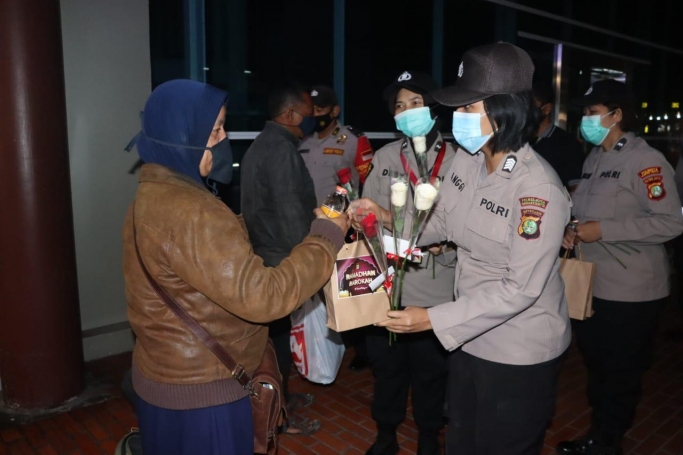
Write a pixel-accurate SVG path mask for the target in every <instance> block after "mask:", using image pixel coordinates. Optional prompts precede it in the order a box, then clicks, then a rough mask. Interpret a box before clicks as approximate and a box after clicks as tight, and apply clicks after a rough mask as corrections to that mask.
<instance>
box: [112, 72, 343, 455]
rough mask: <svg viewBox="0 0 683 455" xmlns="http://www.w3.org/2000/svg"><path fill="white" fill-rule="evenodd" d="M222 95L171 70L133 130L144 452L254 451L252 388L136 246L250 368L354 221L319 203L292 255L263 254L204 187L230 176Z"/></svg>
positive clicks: (130, 249) (132, 283) (324, 270)
mask: <svg viewBox="0 0 683 455" xmlns="http://www.w3.org/2000/svg"><path fill="white" fill-rule="evenodd" d="M226 101H227V94H226V93H225V92H223V91H221V90H218V89H216V88H214V87H211V86H209V85H207V84H202V83H199V82H195V81H188V80H174V81H169V82H166V83H164V84H162V85H160V86H159V87H157V88H156V89H155V90H154V92H153V93H152V94H151V95H150V97H149V99H148V101H147V103H146V105H145V110H144V121H143V129H142V132H141V134H140V135H139V136H138V139H137V142H136V145H137V148H138V152H139V154H140V158H141V159H142V160H143V161H144V162H145V164H144V165H143V166H142V172H141V174H140V186H139V187H138V191H137V194H136V197H135V201H134V202H133V204H132V205H131V207H130V209H129V211H128V214H127V215H126V219H125V225H124V230H123V244H124V277H125V281H126V296H127V300H128V317H129V320H130V323H131V326H132V328H133V331H134V332H135V335H136V337H137V339H136V344H135V348H134V350H133V368H132V371H133V385H134V388H135V391H136V393H137V396H138V398H137V403H136V410H137V415H138V420H139V424H140V430H141V436H142V445H143V452H144V453H145V455H157V454H158V455H167V454H181V455H190V454H193V455H194V454H211V455H219V454H221V455H222V454H225V455H227V454H230V455H250V454H252V453H253V428H252V412H251V405H250V401H249V397H248V393H247V391H246V390H245V389H244V388H243V387H242V386H241V385H240V384H239V383H238V381H237V380H236V379H234V378H233V377H232V374H231V372H230V371H229V370H228V369H227V368H226V367H225V366H224V365H223V363H222V362H221V361H220V360H219V359H218V358H217V357H216V356H215V355H214V354H213V353H212V352H211V351H210V350H209V349H208V348H207V347H206V346H205V345H204V344H203V342H202V341H201V340H200V339H199V338H197V337H196V336H195V335H194V334H193V333H192V332H191V331H190V329H189V328H188V327H187V326H186V325H185V324H184V323H183V322H182V321H181V320H180V319H179V318H178V317H177V316H176V315H175V314H174V313H173V312H172V311H171V310H170V308H169V307H168V306H167V305H166V304H165V303H164V301H162V300H161V299H160V298H159V297H158V296H157V294H156V293H155V291H154V289H153V288H152V286H151V284H150V282H149V281H148V280H147V278H146V276H145V272H144V270H143V268H142V266H141V264H140V261H139V259H138V252H137V251H139V256H140V260H141V261H142V264H144V268H146V269H147V271H148V272H149V274H150V275H151V278H152V279H153V280H154V281H156V283H157V284H158V285H159V286H160V287H161V288H162V289H163V290H165V291H166V292H167V293H168V294H169V295H170V297H171V298H172V299H174V300H175V301H176V302H177V303H178V304H179V305H180V306H181V307H182V308H183V309H184V310H186V311H187V312H188V313H189V315H190V316H191V317H192V318H193V319H194V320H195V321H197V322H198V323H199V324H200V325H201V326H202V327H203V328H204V329H205V330H206V331H208V332H209V333H210V334H211V335H212V336H213V337H214V338H215V339H216V340H217V341H218V342H219V343H220V344H221V346H222V347H223V348H225V349H226V350H227V351H228V352H229V354H230V355H231V356H232V357H233V359H234V360H235V361H236V362H237V363H238V364H241V365H243V366H244V368H245V370H246V372H247V373H248V374H250V375H251V374H252V373H253V372H254V370H255V368H256V367H257V366H258V365H259V363H260V362H261V358H262V357H263V354H264V351H265V348H266V342H267V338H268V329H267V327H266V326H265V324H266V323H267V322H269V321H272V320H274V319H277V318H281V317H283V316H285V315H287V314H289V313H291V312H292V311H293V310H294V309H296V308H297V307H298V306H299V305H301V303H302V302H303V301H304V300H306V299H307V298H309V297H310V296H311V295H313V294H314V293H315V292H316V291H317V290H318V289H320V288H321V287H322V286H323V284H324V283H325V281H327V280H328V279H329V277H330V274H331V273H332V265H333V262H334V260H335V258H336V254H337V252H338V250H339V248H340V247H341V245H342V244H343V242H344V233H345V232H346V230H347V229H348V220H345V219H343V218H337V219H335V220H328V219H327V218H326V217H325V216H324V215H323V214H322V212H319V211H318V212H317V213H316V215H317V217H318V219H316V220H315V221H313V223H312V225H311V231H310V235H309V236H308V237H306V238H305V239H304V240H303V242H302V243H301V244H300V245H299V246H297V247H296V248H295V249H294V250H293V251H292V253H291V255H290V256H289V257H288V258H287V259H285V260H284V261H283V262H282V264H281V265H280V266H278V267H276V268H268V267H264V266H263V261H262V259H261V258H259V257H258V256H256V255H254V253H253V251H252V247H251V245H250V243H249V237H248V235H247V233H246V231H245V229H244V226H243V223H242V221H241V219H240V218H239V217H237V216H236V215H235V214H234V213H233V212H232V211H231V210H230V209H229V208H228V207H227V206H226V205H225V204H223V203H222V202H221V200H220V199H218V198H217V197H215V196H214V195H213V194H212V193H211V192H210V191H208V190H207V185H209V186H210V187H213V188H215V183H216V182H218V183H222V184H228V183H229V182H230V179H231V177H232V154H231V152H230V145H229V143H228V140H227V138H226V133H225V130H224V129H223V125H224V123H225V104H226ZM204 179H206V182H207V183H206V184H205V182H204Z"/></svg>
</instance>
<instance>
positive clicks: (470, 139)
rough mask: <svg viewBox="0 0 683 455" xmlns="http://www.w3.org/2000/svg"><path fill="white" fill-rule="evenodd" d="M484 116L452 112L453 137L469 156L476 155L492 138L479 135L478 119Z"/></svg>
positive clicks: (479, 122) (479, 124)
mask: <svg viewBox="0 0 683 455" xmlns="http://www.w3.org/2000/svg"><path fill="white" fill-rule="evenodd" d="M484 115H486V114H477V113H469V112H457V111H456V112H453V137H454V138H455V140H456V142H457V143H458V144H460V146H461V147H462V148H464V149H465V150H467V151H468V152H469V153H470V154H472V155H476V154H477V152H478V151H479V150H481V148H482V147H483V146H484V144H486V142H488V140H489V139H490V138H491V136H493V133H491V134H488V135H486V136H482V134H481V121H480V119H481V118H482V117H483V116H484Z"/></svg>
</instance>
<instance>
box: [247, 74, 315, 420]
mask: <svg viewBox="0 0 683 455" xmlns="http://www.w3.org/2000/svg"><path fill="white" fill-rule="evenodd" d="M268 114H269V116H270V118H271V120H270V121H268V122H266V125H265V127H264V128H263V131H262V132H261V134H259V135H258V137H257V138H256V139H255V140H254V143H253V144H252V145H251V147H249V150H247V153H246V154H245V156H244V159H243V160H242V164H241V175H242V188H241V198H242V201H241V206H242V215H243V217H244V222H245V223H246V225H247V230H248V231H249V239H250V240H251V243H252V245H253V247H254V252H255V253H256V254H257V255H259V256H261V257H262V258H263V261H264V264H265V265H266V266H270V267H275V266H277V265H278V264H280V261H282V260H283V259H284V258H286V257H287V256H288V255H289V254H290V252H291V251H292V249H293V248H294V247H295V246H296V245H298V244H299V243H301V241H302V240H303V239H304V237H306V235H307V234H308V232H309V231H310V229H311V222H312V221H313V219H314V218H315V216H314V214H313V209H314V208H315V207H316V198H315V188H314V186H313V180H312V179H311V176H310V174H309V173H308V170H307V168H306V164H305V163H304V161H303V159H302V158H301V155H300V154H299V150H298V147H299V143H300V142H301V139H302V138H303V137H304V136H307V135H309V134H311V133H312V132H313V128H314V126H315V120H314V118H313V101H312V100H311V96H310V94H309V93H308V89H307V88H306V87H303V86H301V85H299V84H297V83H295V82H284V83H281V84H279V85H278V86H277V87H275V88H274V89H273V90H272V91H271V93H270V96H269V99H268ZM290 329H291V323H290V319H289V316H287V317H285V318H282V319H279V320H277V321H274V322H272V323H271V324H270V337H271V338H272V339H273V343H274V344H275V351H276V352H277V357H278V364H279V367H280V372H281V373H282V379H283V391H284V394H285V399H286V401H287V402H288V403H289V402H290V401H291V400H290V394H289V390H288V378H289V372H290V370H291V367H292V354H291V351H290V347H289V331H290ZM290 423H291V424H292V425H294V420H291V422H290ZM302 430H303V431H304V432H306V429H305V428H304V429H302ZM292 431H294V430H292Z"/></svg>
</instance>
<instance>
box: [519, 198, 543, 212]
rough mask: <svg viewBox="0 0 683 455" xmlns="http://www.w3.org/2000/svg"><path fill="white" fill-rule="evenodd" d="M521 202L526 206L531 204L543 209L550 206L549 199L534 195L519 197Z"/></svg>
mask: <svg viewBox="0 0 683 455" xmlns="http://www.w3.org/2000/svg"><path fill="white" fill-rule="evenodd" d="M519 204H520V205H521V206H522V207H526V206H529V205H530V206H532V207H540V208H542V209H544V208H546V207H548V201H546V200H545V199H541V198H538V197H533V196H528V197H522V198H519Z"/></svg>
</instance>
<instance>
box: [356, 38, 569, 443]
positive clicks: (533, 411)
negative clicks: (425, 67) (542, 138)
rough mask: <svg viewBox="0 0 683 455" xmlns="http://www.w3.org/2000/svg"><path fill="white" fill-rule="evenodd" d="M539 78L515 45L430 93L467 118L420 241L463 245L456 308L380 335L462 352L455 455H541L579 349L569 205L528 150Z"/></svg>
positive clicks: (480, 53) (403, 321)
mask: <svg viewBox="0 0 683 455" xmlns="http://www.w3.org/2000/svg"><path fill="white" fill-rule="evenodd" d="M533 72H534V65H533V63H532V61H531V58H530V57H529V55H528V54H527V53H526V52H524V51H523V50H522V49H520V48H518V47H516V46H513V45H511V44H508V43H496V44H492V45H487V46H480V47H476V48H474V49H471V50H469V51H467V52H466V53H465V55H464V56H463V60H462V62H461V64H460V69H459V72H458V79H457V81H456V84H455V86H453V87H447V88H444V89H443V90H439V91H436V92H433V93H432V96H433V97H434V98H435V99H436V100H437V101H438V102H439V103H441V104H445V105H447V106H453V107H456V108H457V109H456V112H454V114H453V135H454V137H455V139H456V141H457V142H458V144H459V145H460V147H461V148H462V149H463V150H459V151H458V153H456V154H455V158H454V159H453V164H452V165H451V167H450V169H449V171H448V172H447V174H446V179H445V180H444V182H443V183H442V184H441V187H440V195H439V201H438V203H437V204H438V206H437V208H436V210H435V211H434V213H432V215H431V218H430V220H429V221H428V222H427V226H426V228H425V233H424V234H423V235H422V237H421V238H420V240H419V242H420V243H427V244H429V243H433V242H438V241H443V240H449V241H453V242H454V243H455V244H456V245H457V246H458V261H457V265H456V270H455V283H456V285H455V301H454V302H447V303H443V304H441V305H436V306H433V307H431V308H429V309H426V308H417V307H410V306H409V307H407V308H406V309H405V310H403V311H390V312H389V313H388V316H389V319H388V320H387V321H383V322H381V323H378V324H377V325H378V326H382V327H387V328H388V329H389V330H390V331H392V332H396V333H398V334H399V335H398V336H399V337H400V336H401V334H403V333H414V332H422V331H427V330H433V331H434V333H435V334H436V337H437V338H438V339H439V341H440V342H441V344H442V345H443V346H444V347H445V348H446V349H447V350H449V351H453V352H452V354H451V355H450V357H449V363H450V365H449V367H450V369H449V379H448V391H447V396H448V398H449V401H448V414H449V423H448V430H447V431H448V433H447V435H446V446H447V448H446V453H448V454H450V455H456V454H457V455H459V454H467V455H482V454H505V455H531V454H538V453H540V451H541V449H542V447H543V436H544V434H545V429H546V426H547V424H548V423H549V422H550V419H551V418H552V416H553V412H554V407H555V398H556V394H557V374H558V372H559V368H560V364H561V359H562V354H563V353H564V352H565V350H566V349H567V347H568V345H569V341H570V338H571V332H570V326H569V315H568V313H567V306H566V301H565V299H564V285H563V282H562V278H561V277H560V274H559V268H560V261H559V254H558V253H559V250H560V245H561V243H562V237H563V234H564V228H565V226H566V225H567V223H568V222H569V197H568V196H567V194H566V191H565V190H564V189H563V186H562V182H561V181H560V179H559V177H558V176H557V174H556V173H555V171H554V170H553V169H552V167H551V166H550V165H549V164H548V163H547V162H546V161H545V160H544V159H543V158H541V157H540V156H538V155H537V154H536V152H534V150H533V149H532V148H531V147H530V146H529V139H530V138H531V137H532V136H533V134H534V133H535V131H536V128H537V125H538V116H539V112H538V108H536V106H535V105H534V100H533V96H532V94H531V81H532V76H533ZM355 208H360V209H361V210H360V212H359V213H358V216H362V215H363V213H364V210H371V211H372V212H374V213H375V214H376V215H380V216H381V217H382V218H381V219H383V220H385V223H387V221H386V220H389V223H390V220H391V212H390V211H386V210H383V209H380V208H379V206H378V205H377V204H375V203H374V202H371V201H368V200H361V201H360V202H359V203H356V204H355ZM378 218H379V216H378ZM387 226H389V224H387Z"/></svg>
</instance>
